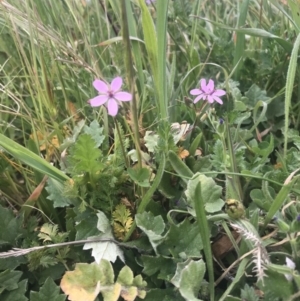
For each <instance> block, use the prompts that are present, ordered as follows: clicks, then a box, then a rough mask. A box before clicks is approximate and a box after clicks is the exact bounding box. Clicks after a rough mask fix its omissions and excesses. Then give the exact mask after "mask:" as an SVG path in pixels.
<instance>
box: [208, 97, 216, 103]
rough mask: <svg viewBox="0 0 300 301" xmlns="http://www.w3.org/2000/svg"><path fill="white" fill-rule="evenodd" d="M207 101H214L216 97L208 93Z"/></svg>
mask: <svg viewBox="0 0 300 301" xmlns="http://www.w3.org/2000/svg"><path fill="white" fill-rule="evenodd" d="M207 101H208V102H209V103H213V102H214V97H213V96H212V95H207Z"/></svg>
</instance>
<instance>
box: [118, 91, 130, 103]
mask: <svg viewBox="0 0 300 301" xmlns="http://www.w3.org/2000/svg"><path fill="white" fill-rule="evenodd" d="M114 98H115V99H117V100H120V101H130V100H132V95H131V93H128V92H117V93H115V94H114Z"/></svg>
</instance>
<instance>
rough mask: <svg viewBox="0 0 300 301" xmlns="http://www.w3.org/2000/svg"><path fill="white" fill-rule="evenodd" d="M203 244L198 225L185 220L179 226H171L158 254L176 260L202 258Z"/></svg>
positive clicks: (158, 249)
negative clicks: (172, 257) (170, 256)
mask: <svg viewBox="0 0 300 301" xmlns="http://www.w3.org/2000/svg"><path fill="white" fill-rule="evenodd" d="M202 249H203V244H202V240H201V235H200V232H199V228H198V225H197V223H191V222H190V221H189V220H188V219H185V220H184V221H183V222H182V223H180V224H178V225H174V224H171V227H170V229H169V231H168V232H167V234H166V235H165V236H164V240H163V242H162V243H161V244H160V245H159V246H158V248H157V252H158V253H160V254H162V255H169V254H171V255H173V256H174V257H176V258H180V257H183V258H187V257H200V256H201V252H200V251H201V250H202Z"/></svg>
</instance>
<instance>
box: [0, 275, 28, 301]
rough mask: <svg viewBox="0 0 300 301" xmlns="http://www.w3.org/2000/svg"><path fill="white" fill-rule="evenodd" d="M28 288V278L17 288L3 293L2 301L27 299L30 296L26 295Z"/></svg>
mask: <svg viewBox="0 0 300 301" xmlns="http://www.w3.org/2000/svg"><path fill="white" fill-rule="evenodd" d="M26 288H27V280H22V281H21V282H19V283H18V284H17V289H14V290H12V291H6V292H4V293H3V294H1V296H0V298H1V301H17V300H18V301H27V300H28V298H26V297H25V292H26Z"/></svg>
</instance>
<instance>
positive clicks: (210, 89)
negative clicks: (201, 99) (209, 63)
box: [206, 79, 215, 94]
mask: <svg viewBox="0 0 300 301" xmlns="http://www.w3.org/2000/svg"><path fill="white" fill-rule="evenodd" d="M206 89H207V92H206V93H208V94H209V93H211V92H213V90H214V89H215V83H214V81H213V80H212V79H210V80H209V81H208V84H207V86H206Z"/></svg>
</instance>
